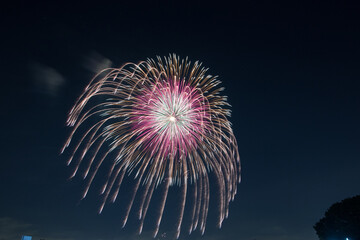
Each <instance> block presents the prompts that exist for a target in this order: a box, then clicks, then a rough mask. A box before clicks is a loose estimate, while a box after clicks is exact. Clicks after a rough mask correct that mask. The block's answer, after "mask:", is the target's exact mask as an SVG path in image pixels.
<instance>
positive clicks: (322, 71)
mask: <svg viewBox="0 0 360 240" xmlns="http://www.w3.org/2000/svg"><path fill="white" fill-rule="evenodd" d="M26 2H28V1H24V3H21V2H18V3H13V4H12V5H8V6H1V10H0V13H1V14H0V16H1V17H0V19H1V21H0V24H1V25H0V26H1V40H0V42H1V50H0V61H1V62H0V67H1V83H2V85H1V87H0V89H1V94H0V98H1V101H0V102H1V110H2V111H1V125H0V126H1V134H0V140H1V155H2V156H1V160H0V239H1V240H3V239H6V240H18V239H20V238H21V235H32V236H33V239H34V240H39V239H49V240H50V239H53V240H60V239H62V240H75V239H76V240H78V239H79V240H81V239H90V240H95V239H104V240H107V239H111V240H112V239H119V240H121V239H131V240H133V239H144V240H146V239H152V237H151V236H150V233H151V231H152V230H153V224H152V222H151V215H150V216H148V218H149V219H148V221H147V223H148V224H147V226H146V227H145V229H144V231H145V232H144V234H142V235H141V236H138V235H137V234H136V224H137V222H136V219H135V217H134V215H131V216H133V218H132V219H130V220H129V221H130V222H129V224H128V225H127V226H126V227H125V228H124V229H121V220H122V218H121V216H122V213H123V208H124V204H123V203H121V202H115V204H110V205H108V206H107V207H105V209H104V212H103V213H102V214H101V215H98V214H97V210H98V207H99V205H100V200H101V198H100V197H99V196H98V193H99V188H97V185H96V184H95V186H94V187H93V188H91V191H90V193H89V196H88V197H87V198H86V199H84V200H82V201H80V198H81V192H82V190H83V187H84V183H85V182H84V181H82V180H81V178H80V177H75V178H74V179H72V180H68V178H69V176H70V172H71V168H68V167H66V164H65V161H66V160H67V157H68V154H69V153H68V152H67V153H66V154H63V155H60V149H61V147H62V145H63V143H64V142H65V140H66V138H67V136H68V135H69V134H70V129H69V128H68V127H66V124H65V122H66V118H67V114H68V112H69V110H70V108H71V107H72V105H73V104H74V103H75V100H76V98H77V96H78V95H79V94H80V93H81V92H82V90H83V89H84V88H85V86H86V84H87V83H88V82H89V80H90V79H91V77H92V76H93V75H94V73H95V72H96V71H97V70H99V69H100V68H102V67H106V66H112V67H120V66H121V65H122V64H124V63H126V62H139V61H141V60H146V59H147V58H148V57H150V58H155V57H156V56H157V55H158V56H168V55H169V53H176V54H178V55H179V56H180V57H186V56H188V57H189V59H190V60H192V61H196V60H200V61H201V62H203V64H204V66H206V67H209V74H212V75H219V79H220V80H221V81H222V82H223V86H224V87H225V88H226V89H225V91H224V94H226V95H227V96H228V97H229V102H230V103H231V105H232V117H231V118H230V121H231V122H232V123H233V129H234V133H235V136H236V138H237V141H238V145H239V152H240V156H241V165H242V182H241V183H240V184H239V185H238V194H237V195H236V198H235V201H234V202H232V203H231V204H230V214H229V218H228V219H227V220H225V222H224V224H223V227H222V228H221V229H220V230H219V229H217V227H216V216H217V215H216V214H217V211H216V207H217V206H216V204H217V203H216V197H215V195H216V192H215V191H214V192H212V193H211V194H212V195H211V196H212V197H211V198H212V199H214V200H211V201H210V211H209V212H210V213H209V214H210V215H209V219H208V224H207V229H206V231H205V235H204V236H202V237H201V235H200V233H199V231H195V232H194V233H193V234H192V235H190V236H188V234H187V233H186V230H185V229H184V230H183V231H182V234H181V235H180V239H190V240H198V239H204V240H208V239H209V240H220V239H223V240H225V239H241V240H242V239H243V240H254V239H257V240H302V239H317V236H316V234H315V231H314V229H313V225H314V224H315V223H316V222H317V221H318V220H319V219H320V218H321V217H322V216H323V214H324V213H325V211H326V210H327V209H328V208H329V207H330V206H331V204H333V203H335V202H337V201H340V200H342V199H344V198H347V197H351V196H354V195H357V194H359V193H360V184H359V183H360V174H359V172H360V161H359V159H360V148H359V144H360V138H359V135H360V127H359V122H360V111H359V104H360V96H359V90H360V84H359V80H360V70H359V69H360V68H359V66H360V65H359V64H360V44H359V43H360V17H359V12H360V5H359V4H357V5H355V4H354V3H350V1H349V2H347V1H319V2H317V1H311V3H306V2H305V1H298V2H296V1H284V2H282V3H274V2H271V1H265V2H266V3H263V2H259V1H240V2H242V3H241V4H237V5H232V4H230V3H226V2H222V1H217V3H216V4H211V3H209V2H201V3H200V2H196V3H185V2H182V1H174V2H172V1H171V2H170V1H169V2H167V3H161V2H158V1H149V3H145V4H144V3H140V2H139V1H136V2H134V3H129V2H128V3H121V1H118V2H117V3H116V4H114V3H112V4H110V3H105V2H102V1H100V2H97V4H96V5H93V4H92V3H91V2H88V1H83V2H82V3H81V4H80V3H79V4H64V3H60V2H58V3H43V4H37V3H33V2H32V3H26ZM49 2H51V1H49ZM150 2H151V3H150ZM270 2H271V3H270ZM289 2H292V3H289ZM321 2H322V3H321ZM354 2H355V1H354ZM131 184H132V183H131V182H130V181H129V184H128V186H127V187H126V188H125V189H124V192H122V193H123V194H127V193H129V192H130V190H131V186H132V185H131ZM178 190H179V188H176V187H174V188H172V191H171V192H170V194H171V196H170V200H169V204H168V205H167V206H166V209H174V210H176V209H177V207H178V205H177V203H178V201H177V193H178ZM163 222H164V224H163V225H162V226H161V227H160V235H159V236H158V237H157V238H156V239H159V240H166V239H173V237H174V230H175V229H174V226H175V222H176V214H174V213H173V211H168V212H167V213H166V214H165V215H164V221H163ZM185 225H186V223H185Z"/></svg>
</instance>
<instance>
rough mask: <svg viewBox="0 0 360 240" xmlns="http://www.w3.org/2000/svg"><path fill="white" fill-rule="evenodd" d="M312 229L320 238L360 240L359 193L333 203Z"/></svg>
mask: <svg viewBox="0 0 360 240" xmlns="http://www.w3.org/2000/svg"><path fill="white" fill-rule="evenodd" d="M314 229H315V231H316V234H317V235H318V237H319V239H320V240H333V239H334V240H335V239H339V240H346V239H348V240H360V195H357V196H355V197H352V198H346V199H344V200H342V201H341V202H337V203H334V204H333V205H332V206H331V207H330V208H329V209H328V210H327V211H326V213H325V217H323V218H321V219H320V220H319V221H318V222H317V223H316V224H315V225H314Z"/></svg>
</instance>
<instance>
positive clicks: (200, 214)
mask: <svg viewBox="0 0 360 240" xmlns="http://www.w3.org/2000/svg"><path fill="white" fill-rule="evenodd" d="M206 72H207V69H205V68H203V67H202V66H201V63H199V62H195V63H194V64H191V62H189V61H188V60H187V59H185V60H180V59H179V57H177V56H176V55H172V56H171V55H170V56H169V57H168V58H164V61H163V60H162V59H161V58H159V57H158V58H157V61H154V60H153V59H149V60H147V61H145V62H140V63H139V64H133V63H128V64H125V65H124V66H123V67H121V68H119V69H105V70H104V71H102V72H101V73H99V74H98V75H97V76H95V78H93V80H92V81H91V82H90V84H89V85H88V86H87V87H86V89H85V91H84V93H83V94H82V95H81V96H80V98H79V99H78V101H77V102H76V104H75V105H74V107H73V109H72V110H71V112H70V114H69V118H68V122H67V123H68V125H69V126H72V127H73V131H72V133H71V135H70V137H69V138H68V140H67V142H66V144H65V145H64V147H63V149H62V152H63V151H64V150H65V148H66V147H68V146H69V145H70V142H71V140H72V138H73V136H74V135H75V133H76V132H79V127H80V125H85V122H87V121H89V120H90V119H95V120H96V122H95V124H92V125H91V126H89V127H88V129H87V130H86V131H85V132H83V133H82V135H81V134H80V136H81V138H80V141H79V142H78V143H77V144H76V145H75V147H74V150H73V153H72V155H71V157H70V159H69V161H68V164H70V163H71V162H72V159H73V158H74V155H75V153H76V152H78V151H80V152H81V156H80V157H79V158H78V160H77V162H76V163H75V164H74V172H73V174H72V177H73V176H75V175H76V173H77V171H78V169H79V166H80V165H85V167H84V169H85V170H84V178H87V179H88V180H87V181H88V182H87V185H86V187H85V191H84V194H83V197H85V196H86V194H87V192H88V190H89V188H90V186H91V184H92V182H93V180H94V177H95V175H96V173H97V172H98V169H99V168H100V167H101V165H102V164H103V162H104V161H106V160H110V161H111V162H112V164H111V168H110V171H109V174H108V177H107V178H106V179H105V183H104V186H103V188H102V191H101V194H102V195H103V201H102V203H101V206H100V210H99V212H102V210H103V208H104V206H105V203H106V202H107V201H108V200H109V201H112V202H114V201H115V200H116V198H117V196H118V193H119V191H120V187H121V184H122V182H123V179H124V176H125V174H126V173H128V174H129V175H133V177H134V178H135V179H136V184H135V188H134V191H133V193H132V195H131V199H130V201H129V205H128V207H127V208H126V213H125V216H124V219H123V226H125V224H126V222H127V219H128V216H129V214H130V210H131V208H132V205H133V202H134V199H135V197H136V195H139V198H140V207H139V209H138V217H139V221H140V223H139V225H140V227H139V233H141V232H142V228H143V224H144V220H145V217H146V213H147V210H148V208H149V205H150V201H151V197H152V195H153V192H154V190H155V189H156V188H157V187H158V186H159V185H164V189H165V190H164V193H163V195H162V198H161V202H160V204H159V207H160V212H159V215H158V218H157V221H156V229H155V232H154V236H156V235H157V233H158V231H159V227H160V223H161V219H162V215H163V212H164V208H165V203H166V199H167V195H168V189H169V187H170V186H172V185H174V184H177V185H179V186H181V192H182V197H181V199H180V212H179V218H178V221H177V228H176V231H177V233H176V237H177V238H178V237H179V235H180V230H181V225H182V221H183V215H184V210H185V203H186V199H187V194H188V187H189V186H192V191H191V192H192V194H191V195H192V197H193V201H192V202H193V204H192V206H190V207H191V225H190V228H189V233H191V232H192V231H194V230H195V229H196V228H197V227H199V229H200V231H201V233H204V231H205V224H206V218H207V212H208V206H209V193H210V186H209V174H210V173H211V174H214V176H215V177H216V179H217V185H218V186H219V221H218V225H219V227H221V224H222V222H223V220H224V219H225V218H226V217H227V216H228V209H229V203H230V201H232V200H233V199H234V197H235V194H236V189H237V184H238V183H239V182H240V158H239V153H238V149H237V143H236V139H235V137H234V134H233V131H232V129H231V123H230V122H229V121H228V119H227V118H228V117H229V116H230V110H229V106H230V105H229V104H228V103H227V101H226V100H227V99H226V96H222V95H220V92H221V91H222V88H219V87H218V86H219V84H221V82H220V81H219V80H217V78H216V77H213V76H211V75H206ZM104 75H105V76H104ZM101 76H104V77H101ZM99 97H106V100H104V99H102V101H101V102H100V103H99V102H98V103H97V104H94V103H92V102H94V101H95V99H98V98H99ZM108 142H110V144H109V143H108ZM104 148H106V150H105V151H104V150H102V151H100V149H104ZM90 150H91V151H90ZM100 152H101V154H100ZM110 153H112V154H110Z"/></svg>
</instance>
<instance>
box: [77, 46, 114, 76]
mask: <svg viewBox="0 0 360 240" xmlns="http://www.w3.org/2000/svg"><path fill="white" fill-rule="evenodd" d="M111 65H112V62H111V60H110V59H108V58H106V57H103V56H102V55H100V54H99V53H97V52H95V51H93V52H91V53H90V54H88V55H87V56H86V57H84V62H83V66H84V67H85V68H86V69H87V70H89V71H91V72H93V73H98V72H100V71H101V70H103V69H105V68H110V67H111Z"/></svg>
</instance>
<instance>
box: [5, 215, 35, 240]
mask: <svg viewBox="0 0 360 240" xmlns="http://www.w3.org/2000/svg"><path fill="white" fill-rule="evenodd" d="M36 233H37V232H36V230H35V229H34V228H33V225H31V224H27V223H24V222H21V221H18V220H15V219H13V218H8V217H2V218H0V240H19V239H21V236H22V235H29V236H32V235H35V234H36Z"/></svg>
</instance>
